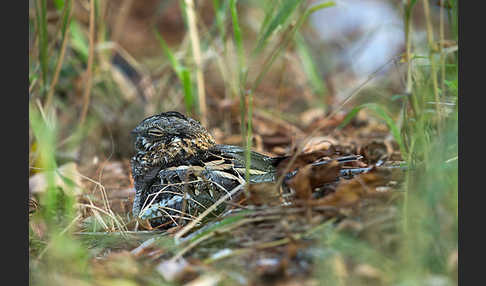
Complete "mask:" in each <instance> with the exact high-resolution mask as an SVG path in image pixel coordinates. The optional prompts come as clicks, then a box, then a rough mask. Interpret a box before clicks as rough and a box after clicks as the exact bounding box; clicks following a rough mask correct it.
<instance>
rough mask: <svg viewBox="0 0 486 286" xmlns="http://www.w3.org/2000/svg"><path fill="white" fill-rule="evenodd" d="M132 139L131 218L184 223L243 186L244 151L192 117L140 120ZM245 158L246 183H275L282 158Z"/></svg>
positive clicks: (168, 115) (174, 114)
mask: <svg viewBox="0 0 486 286" xmlns="http://www.w3.org/2000/svg"><path fill="white" fill-rule="evenodd" d="M132 134H133V135H134V137H135V151H136V154H135V155H134V156H133V157H132V159H131V169H132V176H133V179H134V182H135V189H136V195H135V199H134V202H133V214H134V215H135V216H136V217H139V218H141V219H150V221H151V222H152V223H153V224H155V225H162V224H163V225H165V226H171V225H178V224H180V223H182V224H184V223H186V222H187V221H188V220H192V219H194V218H195V217H197V216H198V214H200V213H201V212H203V211H204V210H205V209H207V208H208V207H210V206H211V205H212V204H214V203H215V202H216V201H217V200H218V199H219V198H221V197H222V196H224V195H225V194H227V193H228V192H230V191H231V190H233V189H234V188H235V187H237V186H238V185H240V184H242V183H244V177H245V150H244V149H243V148H241V147H238V146H231V145H219V144H215V141H214V139H213V137H212V136H211V134H210V133H209V132H208V131H207V130H206V129H205V128H204V127H203V126H202V125H201V124H200V123H199V122H198V121H196V120H194V119H192V118H188V117H185V116H184V115H182V114H180V113H178V112H174V111H170V112H164V113H161V114H158V115H154V116H151V117H148V118H146V119H144V120H143V121H142V122H140V124H139V125H138V126H137V127H136V128H135V129H134V130H133V131H132ZM250 157H251V160H250V161H251V166H250V170H249V171H250V183H264V182H273V181H275V180H276V176H277V174H276V173H277V169H276V166H277V165H278V164H279V163H280V162H281V161H282V160H283V159H285V158H287V157H268V156H265V155H263V154H260V153H257V152H251V154H250ZM356 159H357V157H356V156H349V157H342V158H340V159H337V160H338V162H343V163H344V162H348V161H353V160H356ZM323 163H326V162H317V163H316V164H323ZM295 173H296V171H293V172H290V173H289V174H287V177H289V178H290V177H292V176H294V175H295ZM223 208H224V204H223V205H220V208H218V209H216V210H215V214H217V213H219V212H220V211H221V210H222V209H223Z"/></svg>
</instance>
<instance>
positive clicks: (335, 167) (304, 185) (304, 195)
mask: <svg viewBox="0 0 486 286" xmlns="http://www.w3.org/2000/svg"><path fill="white" fill-rule="evenodd" d="M340 170H341V166H340V165H339V163H338V161H336V160H334V161H331V162H330V163H328V164H323V165H317V166H312V165H307V166H305V167H303V168H301V169H299V172H298V173H297V175H295V177H293V178H292V179H290V180H289V182H288V184H289V186H290V187H292V188H293V189H294V190H295V193H296V196H297V198H298V199H300V200H308V199H310V198H311V196H312V191H313V190H314V189H315V188H317V187H320V186H322V185H324V184H326V183H331V182H334V181H336V179H337V178H338V176H339V171H340Z"/></svg>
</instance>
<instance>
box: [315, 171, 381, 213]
mask: <svg viewBox="0 0 486 286" xmlns="http://www.w3.org/2000/svg"><path fill="white" fill-rule="evenodd" d="M384 184H386V180H385V176H384V175H383V174H382V173H378V172H372V173H367V174H362V175H359V176H356V177H355V178H353V179H351V180H349V181H342V182H341V183H340V184H339V185H338V187H337V189H336V192H335V193H333V194H330V195H328V196H326V197H324V198H322V199H319V200H316V201H314V202H313V204H316V205H327V206H335V207H347V206H351V205H354V204H355V203H357V202H358V201H359V200H360V199H361V198H363V197H365V196H367V195H373V194H377V193H379V192H377V191H376V188H377V187H379V186H381V185H384Z"/></svg>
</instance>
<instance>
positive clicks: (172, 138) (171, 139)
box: [131, 111, 215, 152]
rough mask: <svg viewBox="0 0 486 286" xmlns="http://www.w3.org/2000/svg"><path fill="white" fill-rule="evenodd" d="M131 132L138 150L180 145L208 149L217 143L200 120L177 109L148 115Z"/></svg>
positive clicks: (144, 150) (146, 150)
mask: <svg viewBox="0 0 486 286" xmlns="http://www.w3.org/2000/svg"><path fill="white" fill-rule="evenodd" d="M131 133H132V135H133V136H134V137H135V149H136V150H137V152H149V151H152V150H156V149H157V150H160V149H167V150H168V149H170V148H173V147H175V146H178V145H181V146H184V147H187V146H190V147H193V148H202V149H207V148H209V147H210V146H212V145H214V144H215V142H214V139H213V137H212V136H211V134H210V133H209V132H208V131H207V130H206V128H204V127H203V126H202V125H201V124H200V123H199V122H198V121H196V120H194V119H192V118H188V117H186V116H184V115H182V114H181V113H179V112H176V111H169V112H163V113H160V114H157V115H153V116H150V117H147V118H145V119H144V120H142V122H140V123H139V124H138V125H137V127H135V129H133V130H132V132H131Z"/></svg>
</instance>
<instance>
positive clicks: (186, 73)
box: [155, 31, 195, 115]
mask: <svg viewBox="0 0 486 286" xmlns="http://www.w3.org/2000/svg"><path fill="white" fill-rule="evenodd" d="M155 35H156V37H157V39H158V40H159V43H160V46H161V47H162V49H163V51H164V53H165V55H166V56H167V58H168V59H169V62H170V64H171V66H172V69H173V70H174V72H175V73H176V75H177V78H179V81H180V82H181V84H182V86H183V88H184V103H185V104H186V112H187V113H188V115H191V114H193V113H194V112H193V108H194V105H195V98H194V92H193V83H192V80H191V73H190V70H188V69H187V68H186V67H185V66H183V65H182V64H181V63H180V62H179V60H177V58H176V57H175V55H174V53H173V52H172V51H171V50H170V48H169V46H167V44H166V42H165V41H164V39H163V38H162V36H161V35H160V33H159V32H158V31H155Z"/></svg>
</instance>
